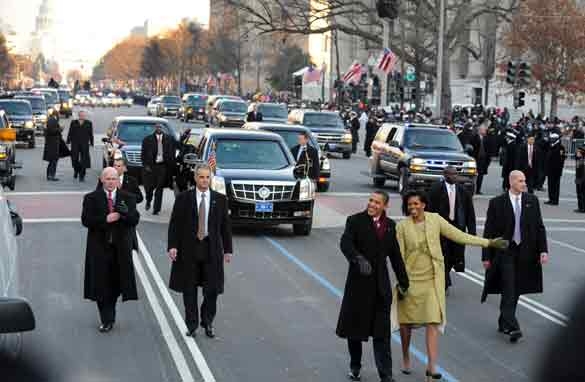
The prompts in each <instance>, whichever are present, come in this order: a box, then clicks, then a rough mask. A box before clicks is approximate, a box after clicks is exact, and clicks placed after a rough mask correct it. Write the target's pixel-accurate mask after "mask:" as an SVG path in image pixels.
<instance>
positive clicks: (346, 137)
mask: <svg viewBox="0 0 585 382" xmlns="http://www.w3.org/2000/svg"><path fill="white" fill-rule="evenodd" d="M352 140H353V137H352V136H351V134H349V133H347V134H343V137H341V142H343V143H351V142H352Z"/></svg>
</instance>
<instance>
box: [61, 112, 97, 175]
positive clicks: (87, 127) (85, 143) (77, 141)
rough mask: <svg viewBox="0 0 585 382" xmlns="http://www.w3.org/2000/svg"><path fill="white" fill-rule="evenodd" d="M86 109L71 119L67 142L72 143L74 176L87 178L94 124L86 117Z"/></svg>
mask: <svg viewBox="0 0 585 382" xmlns="http://www.w3.org/2000/svg"><path fill="white" fill-rule="evenodd" d="M85 117H86V115H85V111H83V110H81V111H80V112H79V118H78V119H75V120H73V121H71V124H70V125H69V132H68V133H67V143H70V144H71V164H72V165H73V177H74V178H77V177H78V176H79V181H80V182H83V181H84V180H85V172H86V169H88V168H91V157H90V155H89V148H90V146H91V147H93V126H92V124H91V121H88V120H87V119H85Z"/></svg>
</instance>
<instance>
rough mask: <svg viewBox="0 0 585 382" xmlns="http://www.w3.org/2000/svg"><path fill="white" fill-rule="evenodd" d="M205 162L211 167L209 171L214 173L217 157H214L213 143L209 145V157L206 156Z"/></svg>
mask: <svg viewBox="0 0 585 382" xmlns="http://www.w3.org/2000/svg"><path fill="white" fill-rule="evenodd" d="M207 164H208V165H209V167H211V171H212V172H213V173H215V168H216V167H217V159H216V157H215V143H214V144H213V145H212V146H211V152H210V153H209V158H207Z"/></svg>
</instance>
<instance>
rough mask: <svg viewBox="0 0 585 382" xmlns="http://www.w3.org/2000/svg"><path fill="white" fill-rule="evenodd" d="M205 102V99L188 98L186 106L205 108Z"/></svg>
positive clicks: (197, 97)
mask: <svg viewBox="0 0 585 382" xmlns="http://www.w3.org/2000/svg"><path fill="white" fill-rule="evenodd" d="M205 101H207V98H206V97H199V96H190V97H189V98H187V104H188V105H189V106H195V107H203V106H205Z"/></svg>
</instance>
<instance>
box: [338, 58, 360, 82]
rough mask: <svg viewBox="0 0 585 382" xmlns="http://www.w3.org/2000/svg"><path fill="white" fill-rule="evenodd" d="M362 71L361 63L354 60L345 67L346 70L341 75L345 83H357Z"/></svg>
mask: <svg viewBox="0 0 585 382" xmlns="http://www.w3.org/2000/svg"><path fill="white" fill-rule="evenodd" d="M362 73H363V68H362V64H360V63H359V62H357V61H354V62H353V64H351V66H350V67H349V69H347V72H345V74H344V75H343V78H342V79H343V82H345V83H348V82H349V83H354V84H356V83H358V82H359V80H360V78H361V76H362Z"/></svg>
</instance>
